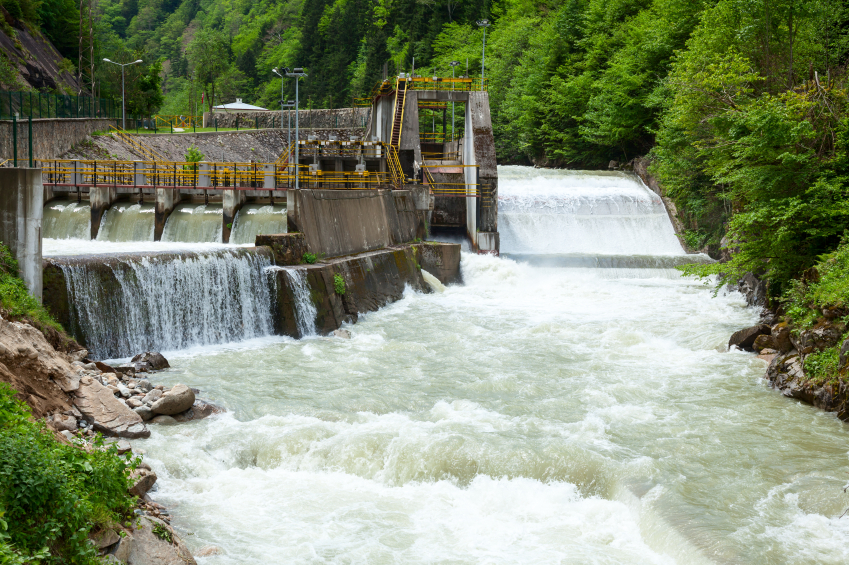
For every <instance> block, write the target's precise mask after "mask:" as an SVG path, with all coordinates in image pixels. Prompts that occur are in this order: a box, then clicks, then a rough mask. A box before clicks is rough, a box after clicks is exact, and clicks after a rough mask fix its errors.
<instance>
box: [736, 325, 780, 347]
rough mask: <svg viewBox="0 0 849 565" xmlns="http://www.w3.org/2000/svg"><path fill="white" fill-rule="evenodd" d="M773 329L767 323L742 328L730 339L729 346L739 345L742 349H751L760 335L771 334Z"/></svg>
mask: <svg viewBox="0 0 849 565" xmlns="http://www.w3.org/2000/svg"><path fill="white" fill-rule="evenodd" d="M771 331H772V328H770V327H769V326H767V325H766V324H758V325H757V326H752V327H750V328H745V329H742V330H740V331H738V332H734V334H732V335H731V339H729V340H728V347H729V348H730V347H732V346H737V347H739V348H740V349H745V350H747V351H751V350H752V345H754V343H755V339H757V337H758V336H759V335H769V334H770V332H771Z"/></svg>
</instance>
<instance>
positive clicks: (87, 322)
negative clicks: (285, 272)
mask: <svg viewBox="0 0 849 565" xmlns="http://www.w3.org/2000/svg"><path fill="white" fill-rule="evenodd" d="M270 265H271V253H270V251H269V250H267V249H266V248H239V249H221V250H215V251H207V252H182V253H180V252H177V253H173V252H160V253H127V254H121V255H105V256H104V255H100V256H96V257H95V256H73V257H72V256H66V257H51V258H47V259H45V270H44V276H45V303H46V305H47V306H48V308H49V309H50V310H51V312H55V313H58V315H59V318H60V321H61V322H62V323H63V324H64V325H65V327H66V328H68V329H69V330H70V332H71V333H72V334H73V335H74V337H75V338H77V339H78V340H80V341H82V342H84V343H85V345H86V347H88V349H89V350H90V351H91V352H92V355H93V356H95V357H96V358H101V359H104V358H116V357H127V356H130V355H134V354H136V353H138V352H140V351H145V350H150V349H155V350H172V349H183V348H186V347H190V346H194V345H207V344H217V343H227V342H233V341H241V340H245V339H251V338H255V337H261V336H266V335H271V334H272V333H273V331H274V323H273V318H272V302H271V301H272V297H273V292H272V285H273V280H271V278H270V277H267V276H266V274H265V272H264V271H265V269H266V268H267V267H269V266H270ZM48 290H49V291H48ZM47 303H49V304H47Z"/></svg>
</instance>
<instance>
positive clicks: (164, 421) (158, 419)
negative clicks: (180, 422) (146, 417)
mask: <svg viewBox="0 0 849 565" xmlns="http://www.w3.org/2000/svg"><path fill="white" fill-rule="evenodd" d="M150 423H151V424H161V425H164V426H170V425H173V424H176V423H177V420H175V419H174V418H172V417H171V416H166V415H165V414H161V415H159V416H155V417H154V418H152V419H151V420H150Z"/></svg>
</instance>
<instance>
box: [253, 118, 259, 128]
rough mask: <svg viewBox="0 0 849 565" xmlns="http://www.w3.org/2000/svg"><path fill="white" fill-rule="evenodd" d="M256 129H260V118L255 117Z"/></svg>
mask: <svg viewBox="0 0 849 565" xmlns="http://www.w3.org/2000/svg"><path fill="white" fill-rule="evenodd" d="M254 129H259V116H254Z"/></svg>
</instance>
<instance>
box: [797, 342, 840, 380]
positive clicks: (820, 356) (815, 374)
mask: <svg viewBox="0 0 849 565" xmlns="http://www.w3.org/2000/svg"><path fill="white" fill-rule="evenodd" d="M839 361H840V346H834V347H829V348H828V349H823V350H822V351H816V352H814V353H811V354H809V355H806V356H805V361H804V365H805V376H807V377H808V379H809V380H811V381H813V382H814V383H816V384H824V383H827V382H836V381H837V376H838V372H837V367H838V364H839Z"/></svg>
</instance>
